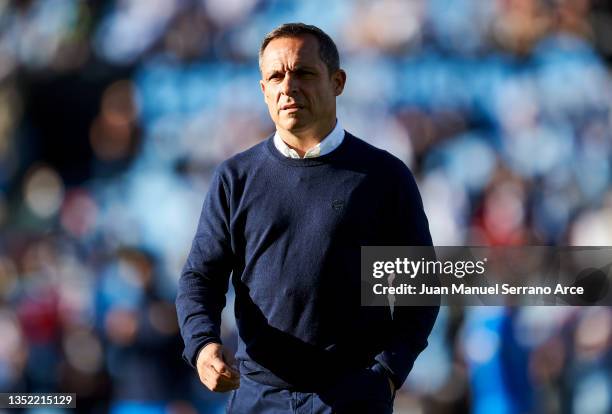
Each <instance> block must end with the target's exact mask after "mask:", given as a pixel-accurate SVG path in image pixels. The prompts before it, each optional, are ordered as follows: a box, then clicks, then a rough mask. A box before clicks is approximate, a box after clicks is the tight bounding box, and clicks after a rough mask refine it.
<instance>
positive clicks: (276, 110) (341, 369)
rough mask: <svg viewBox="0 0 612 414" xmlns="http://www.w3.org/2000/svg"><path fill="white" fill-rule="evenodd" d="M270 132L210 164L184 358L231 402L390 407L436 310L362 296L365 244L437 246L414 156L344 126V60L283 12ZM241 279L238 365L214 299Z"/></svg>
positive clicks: (265, 86)
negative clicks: (412, 165)
mask: <svg viewBox="0 0 612 414" xmlns="http://www.w3.org/2000/svg"><path fill="white" fill-rule="evenodd" d="M259 64H260V70H261V75H262V79H261V81H260V83H261V90H262V92H263V95H264V100H265V102H266V104H267V105H268V110H269V112H270V116H271V118H272V120H273V121H274V124H275V125H276V133H275V134H274V135H273V136H271V137H269V138H268V139H267V140H265V141H264V142H262V143H260V144H258V145H256V146H254V147H253V148H251V149H249V150H247V151H245V152H243V153H240V154H238V155H236V156H234V157H232V158H230V159H229V160H226V161H225V162H223V163H222V164H221V165H220V166H219V167H218V168H217V170H216V172H215V175H214V178H213V180H212V183H211V187H210V189H209V192H208V194H207V197H206V200H205V202H204V206H203V209H202V215H201V217H200V221H199V224H198V228H197V232H196V236H195V239H194V241H193V245H192V248H191V251H190V253H189V257H188V259H187V263H186V264H185V267H184V269H183V273H182V276H181V278H180V281H179V292H178V296H177V311H178V318H179V323H180V326H181V333H182V335H183V339H184V341H185V351H184V354H183V355H184V358H185V359H186V360H187V361H188V362H189V363H190V364H191V365H192V366H193V367H195V368H196V369H197V371H198V374H199V376H200V380H201V381H202V383H203V384H204V385H206V386H207V387H208V388H209V389H211V390H213V391H219V392H226V391H230V390H234V391H233V394H232V396H231V398H230V401H229V405H228V411H229V412H231V413H306V412H307V413H315V412H316V413H330V412H332V411H333V412H335V413H336V412H338V413H344V412H346V413H369V412H371V413H386V412H391V411H392V406H393V397H394V395H395V390H396V389H397V388H399V387H400V386H401V385H402V383H403V382H404V380H405V379H406V377H407V375H408V373H409V371H410V369H411V368H412V365H413V363H414V360H415V359H416V357H417V356H418V354H419V353H420V352H421V351H422V350H423V349H424V348H425V347H426V345H427V336H428V335H429V333H430V331H431V328H432V326H433V323H434V321H435V318H436V315H437V311H438V309H437V308H436V307H430V308H413V307H395V310H394V312H393V316H392V315H391V313H390V311H389V308H388V307H364V306H360V298H361V296H360V287H361V284H360V283H361V282H360V246H366V245H413V246H420V245H425V246H429V245H431V237H430V234H429V229H428V223H427V218H426V216H425V213H424V212H423V207H422V203H421V199H420V195H419V193H418V189H417V187H416V184H415V182H414V179H413V177H412V174H411V173H410V171H409V170H408V168H407V167H406V166H405V165H404V164H403V163H402V162H401V161H400V160H398V159H397V158H395V157H393V156H392V155H390V154H389V153H387V152H385V151H382V150H379V149H377V148H375V147H373V146H371V145H369V144H367V143H365V142H364V141H362V140H360V139H358V138H356V137H354V136H353V135H351V134H349V133H348V132H345V131H344V130H343V129H342V127H341V126H340V123H339V122H338V121H337V119H336V97H337V96H339V95H340V94H341V93H342V90H343V88H344V84H345V81H346V74H345V72H344V71H343V70H342V69H340V67H339V58H338V51H337V49H336V46H335V44H334V42H333V41H332V40H331V39H330V38H329V36H328V35H327V34H325V33H324V32H323V31H321V30H320V29H319V28H317V27H314V26H308V25H304V24H299V23H296V24H285V25H282V26H280V27H278V28H277V29H275V30H274V31H272V32H271V33H269V34H268V35H267V36H266V37H265V39H264V41H263V43H262V46H261V49H260V53H259ZM230 273H231V274H232V283H233V286H234V289H235V292H236V302H235V314H236V321H237V326H238V333H239V345H238V351H237V353H236V359H237V361H238V364H239V372H238V370H236V369H234V368H233V367H231V366H230V365H228V364H227V363H226V361H225V359H224V357H223V353H222V345H221V340H220V334H219V331H220V322H221V321H220V319H221V311H222V309H223V307H224V306H225V294H226V291H227V287H228V280H229V275H230Z"/></svg>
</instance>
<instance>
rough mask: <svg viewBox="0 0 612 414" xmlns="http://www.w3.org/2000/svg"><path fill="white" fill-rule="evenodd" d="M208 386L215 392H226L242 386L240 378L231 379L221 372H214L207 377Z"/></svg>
mask: <svg viewBox="0 0 612 414" xmlns="http://www.w3.org/2000/svg"><path fill="white" fill-rule="evenodd" d="M204 385H206V387H207V388H208V389H209V390H211V391H215V392H226V391H230V390H233V389H236V388H238V387H240V378H238V379H230V378H228V377H226V376H223V375H220V374H216V373H215V374H213V375H211V376H210V377H207V378H206V383H205V384H204Z"/></svg>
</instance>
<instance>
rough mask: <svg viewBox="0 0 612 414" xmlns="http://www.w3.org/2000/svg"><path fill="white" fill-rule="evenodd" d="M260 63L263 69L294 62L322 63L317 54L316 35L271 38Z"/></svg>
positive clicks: (317, 43) (312, 64)
mask: <svg viewBox="0 0 612 414" xmlns="http://www.w3.org/2000/svg"><path fill="white" fill-rule="evenodd" d="M261 63H262V68H264V69H265V68H269V67H276V66H283V67H284V66H293V65H296V64H301V65H308V66H316V65H324V63H323V61H322V60H321V57H320V56H319V42H318V41H317V39H316V37H314V36H312V35H309V34H307V35H301V36H297V37H279V38H276V39H273V40H272V41H270V43H268V45H267V46H266V48H265V49H264V52H263V55H262V59H261Z"/></svg>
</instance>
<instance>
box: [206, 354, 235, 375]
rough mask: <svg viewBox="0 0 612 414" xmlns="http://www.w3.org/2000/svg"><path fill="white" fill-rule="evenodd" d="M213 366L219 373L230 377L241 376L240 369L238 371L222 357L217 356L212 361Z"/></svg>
mask: <svg viewBox="0 0 612 414" xmlns="http://www.w3.org/2000/svg"><path fill="white" fill-rule="evenodd" d="M211 367H212V368H213V369H214V370H215V371H216V372H217V373H219V374H221V375H223V376H226V377H229V378H237V377H240V374H239V373H238V371H236V370H235V369H234V368H233V367H232V366H231V365H228V364H226V363H225V362H224V361H223V360H222V359H220V358H216V359H214V360H213V361H212V362H211Z"/></svg>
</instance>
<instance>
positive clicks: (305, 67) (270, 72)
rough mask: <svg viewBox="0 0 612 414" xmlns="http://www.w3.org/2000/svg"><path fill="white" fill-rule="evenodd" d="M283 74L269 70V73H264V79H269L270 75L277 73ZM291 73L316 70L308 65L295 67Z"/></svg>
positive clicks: (277, 70) (278, 70)
mask: <svg viewBox="0 0 612 414" xmlns="http://www.w3.org/2000/svg"><path fill="white" fill-rule="evenodd" d="M281 72H284V71H283V70H282V69H276V68H275V69H271V70H270V71H269V72H266V78H269V77H270V76H272V75H275V74H277V73H281ZM291 72H316V68H315V67H314V66H309V65H296V66H295V67H294V68H293V70H292V71H291Z"/></svg>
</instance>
